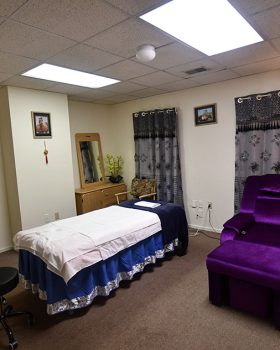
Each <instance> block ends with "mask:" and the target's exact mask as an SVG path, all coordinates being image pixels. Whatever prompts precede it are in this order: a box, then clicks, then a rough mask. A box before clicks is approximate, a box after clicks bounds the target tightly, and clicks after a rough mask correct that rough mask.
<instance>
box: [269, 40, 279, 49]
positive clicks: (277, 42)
mask: <svg viewBox="0 0 280 350" xmlns="http://www.w3.org/2000/svg"><path fill="white" fill-rule="evenodd" d="M269 42H270V43H271V44H272V46H273V47H275V48H276V50H277V52H279V53H280V38H277V39H272V40H270V41H269Z"/></svg>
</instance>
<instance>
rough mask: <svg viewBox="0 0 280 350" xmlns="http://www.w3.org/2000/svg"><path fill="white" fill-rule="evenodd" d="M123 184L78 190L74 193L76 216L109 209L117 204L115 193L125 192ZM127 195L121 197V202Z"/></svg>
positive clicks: (108, 184)
mask: <svg viewBox="0 0 280 350" xmlns="http://www.w3.org/2000/svg"><path fill="white" fill-rule="evenodd" d="M125 191H126V186H125V184H124V183H119V184H112V183H106V184H102V185H100V186H98V187H96V188H94V189H86V188H79V189H77V190H76V191H75V196H76V207H77V214H78V215H80V214H84V213H87V212H89V211H92V210H96V209H101V208H106V207H109V206H110V205H113V204H117V199H116V196H115V193H119V192H125ZM126 199H127V195H126V194H125V195H123V197H122V198H121V201H125V200H126Z"/></svg>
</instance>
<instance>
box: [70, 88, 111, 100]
mask: <svg viewBox="0 0 280 350" xmlns="http://www.w3.org/2000/svg"><path fill="white" fill-rule="evenodd" d="M70 95H71V96H74V95H75V96H81V97H85V98H91V99H101V98H107V97H112V96H114V95H115V94H114V93H113V92H111V91H105V90H101V89H87V91H83V92H79V93H73V94H70Z"/></svg>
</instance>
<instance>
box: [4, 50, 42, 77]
mask: <svg viewBox="0 0 280 350" xmlns="http://www.w3.org/2000/svg"><path fill="white" fill-rule="evenodd" d="M38 64H39V62H38V61H35V60H32V59H30V58H26V57H22V56H16V55H12V54H9V53H6V52H1V51H0V70H2V71H4V72H6V73H13V74H17V73H19V74H21V73H23V72H25V71H26V70H28V69H30V68H33V67H34V66H36V65H38Z"/></svg>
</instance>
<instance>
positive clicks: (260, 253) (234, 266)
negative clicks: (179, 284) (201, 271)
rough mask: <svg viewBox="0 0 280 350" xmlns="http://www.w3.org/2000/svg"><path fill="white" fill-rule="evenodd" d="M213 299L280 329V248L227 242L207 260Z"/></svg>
mask: <svg viewBox="0 0 280 350" xmlns="http://www.w3.org/2000/svg"><path fill="white" fill-rule="evenodd" d="M206 265H207V269H208V278H209V299H210V301H211V302H212V303H213V304H215V305H221V304H222V303H223V302H224V301H225V302H228V303H229V305H230V306H232V307H234V308H237V309H240V310H243V311H247V312H250V313H253V314H255V315H259V316H273V318H274V322H275V325H276V327H277V328H278V329H280V248H276V247H272V246H267V245H261V244H256V243H249V242H241V241H236V240H231V241H226V242H224V243H223V244H222V245H220V246H219V247H218V248H216V249H215V250H213V251H212V252H211V253H210V254H209V255H208V256H207V259H206Z"/></svg>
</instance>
